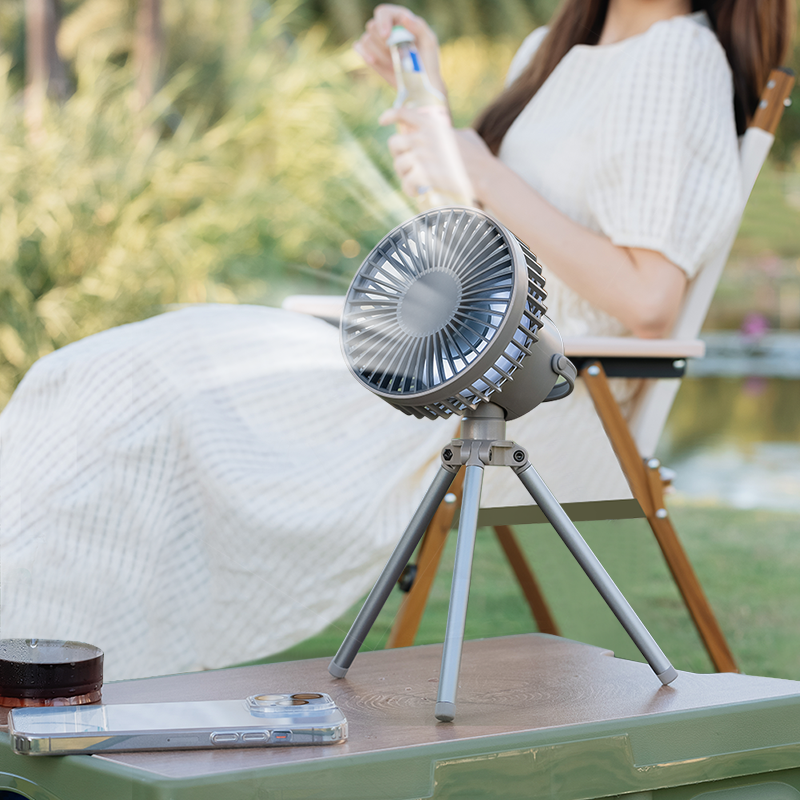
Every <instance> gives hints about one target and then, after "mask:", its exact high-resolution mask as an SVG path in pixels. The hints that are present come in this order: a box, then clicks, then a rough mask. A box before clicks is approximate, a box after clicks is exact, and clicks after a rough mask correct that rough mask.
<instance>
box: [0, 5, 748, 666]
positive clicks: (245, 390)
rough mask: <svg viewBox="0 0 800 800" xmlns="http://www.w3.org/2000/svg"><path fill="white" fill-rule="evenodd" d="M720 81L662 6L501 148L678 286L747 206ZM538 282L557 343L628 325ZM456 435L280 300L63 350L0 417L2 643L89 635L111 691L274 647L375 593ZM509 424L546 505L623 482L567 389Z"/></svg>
mask: <svg viewBox="0 0 800 800" xmlns="http://www.w3.org/2000/svg"><path fill="white" fill-rule="evenodd" d="M541 38H542V32H541V31H537V32H534V34H532V35H531V36H530V37H529V38H528V39H527V40H526V42H525V44H524V45H523V47H522V48H521V50H520V53H519V54H518V56H517V58H516V59H515V62H514V64H513V65H512V73H511V77H512V78H513V77H514V76H515V74H517V73H518V72H519V71H520V70H521V69H522V68H523V67H524V65H525V64H526V63H527V61H528V59H529V58H530V56H531V54H532V53H533V52H534V50H535V48H536V46H537V45H538V43H539V42H540V41H541ZM731 93H732V89H731V78H730V72H729V70H728V67H727V62H726V61H725V57H724V54H723V52H722V49H721V48H720V46H719V44H718V42H717V41H716V38H715V37H714V35H713V34H712V33H711V31H709V30H708V29H707V28H706V27H704V26H703V24H702V19H699V18H698V17H696V16H694V17H681V18H675V19H673V20H670V21H668V22H662V23H658V24H656V25H654V26H653V27H652V28H651V29H650V30H649V31H647V32H646V33H645V34H642V35H641V36H638V37H634V38H632V39H629V40H625V41H624V42H621V43H619V44H616V45H612V46H609V47H594V48H592V47H576V48H574V49H573V50H572V51H570V53H569V54H568V55H567V56H566V57H565V58H564V60H563V61H562V63H561V64H560V65H559V66H558V68H557V69H556V70H555V72H554V73H553V74H552V75H551V77H550V78H549V79H548V81H547V82H546V83H545V85H544V86H543V87H542V89H541V90H540V92H539V93H538V94H537V95H536V97H535V98H534V99H533V100H532V101H531V103H530V104H529V106H528V107H527V108H526V109H525V110H524V111H523V113H522V114H521V115H520V117H519V118H518V119H517V121H516V122H515V123H514V125H513V126H512V128H511V129H510V131H509V133H508V134H507V136H506V139H505V141H504V144H503V148H502V151H501V158H503V160H504V161H506V162H507V163H508V164H509V165H510V166H512V167H513V168H514V169H515V170H517V171H518V172H519V173H520V174H521V175H522V176H523V177H524V178H525V179H526V180H528V181H529V182H530V183H531V185H532V186H534V188H536V189H537V190H539V191H540V192H541V193H542V194H543V195H544V196H545V197H546V198H548V199H549V200H550V201H551V202H552V203H553V204H554V205H556V206H557V207H558V208H560V209H561V210H562V211H564V213H566V214H568V215H569V216H571V217H572V218H573V219H576V220H577V221H579V222H581V223H582V224H584V225H587V226H588V227H590V228H592V229H593V230H598V231H602V232H603V233H605V234H606V235H607V236H609V237H610V238H612V240H614V241H615V242H616V243H617V244H620V245H621V246H638V247H649V248H653V249H656V250H659V251H660V252H663V253H664V254H665V255H667V257H668V258H670V259H671V260H673V261H674V262H675V263H676V264H677V265H678V266H680V267H681V268H682V269H684V270H686V272H687V274H689V275H692V274H694V272H695V271H696V270H697V269H698V268H699V267H700V266H701V265H702V264H703V262H704V261H705V260H706V259H707V258H708V257H709V256H710V255H711V254H712V253H713V252H714V249H715V247H717V246H719V245H720V243H721V242H722V241H724V239H725V237H726V235H727V234H728V232H729V230H730V227H731V225H732V224H733V223H734V221H735V216H736V212H737V209H738V202H736V201H734V200H733V199H732V198H736V197H738V194H737V193H738V192H739V191H740V190H739V189H738V186H739V185H740V183H739V175H738V153H737V148H736V134H735V128H734V122H733V111H732V99H731V98H732V94H731ZM698 129H699V130H698ZM531 244H532V245H533V249H534V251H535V249H536V248H535V243H531ZM546 277H547V289H548V292H549V299H548V305H549V309H550V312H549V313H550V316H551V317H552V318H553V320H554V321H555V323H556V325H557V326H558V328H559V330H560V331H561V332H562V334H583V333H594V334H598V335H610V334H611V335H624V334H625V331H624V329H623V328H622V327H621V326H620V324H619V323H618V322H617V321H616V320H614V319H612V318H611V317H608V316H607V315H605V314H603V313H602V312H600V311H598V310H597V309H595V308H594V307H593V306H591V305H590V304H589V303H588V302H587V301H586V300H585V299H583V298H581V297H579V296H578V295H577V294H575V293H574V292H572V291H570V290H569V289H568V288H567V287H565V286H564V285H563V284H561V283H560V282H559V281H557V279H556V278H555V277H554V276H552V275H550V274H548V273H546ZM457 424H458V423H457V420H446V421H444V420H438V421H429V420H417V419H414V418H411V417H406V416H405V415H404V414H402V413H400V412H398V411H396V410H395V409H393V408H391V407H390V406H389V405H387V404H386V403H384V402H383V401H382V400H380V399H378V398H377V397H375V396H374V395H372V394H371V393H370V392H369V391H367V390H366V389H364V388H363V387H362V386H361V385H360V384H359V383H358V382H357V381H356V380H355V379H354V378H353V377H352V376H351V375H350V373H349V371H348V370H347V368H346V366H345V365H344V361H343V358H342V355H341V352H340V349H339V342H338V332H337V330H336V329H335V328H334V327H333V326H330V325H328V324H327V323H324V322H322V321H319V320H316V319H313V318H310V317H305V316H301V315H298V314H293V313H290V312H286V311H280V310H277V309H273V308H264V307H255V306H196V307H189V308H186V309H183V310H180V311H175V312H170V313H167V314H163V315H161V316H158V317H155V318H153V319H149V320H146V321H144V322H139V323H135V324H132V325H126V326H122V327H120V328H116V329H113V330H110V331H106V332H104V333H101V334H98V335H95V336H91V337H89V338H87V339H84V340H83V341H81V342H77V343H75V344H72V345H69V346H68V347H65V348H63V349H62V350H60V351H58V352H56V353H53V354H51V355H49V356H47V357H45V358H43V359H41V360H40V361H39V362H38V363H37V364H36V365H34V367H33V368H32V369H31V370H30V372H29V373H28V375H27V376H26V377H25V379H24V380H23V382H22V383H21V384H20V386H19V388H18V389H17V392H16V393H15V394H14V396H13V397H12V399H11V401H10V403H9V404H8V406H7V407H6V409H5V410H4V411H3V413H2V415H0V636H2V637H17V636H24V637H28V636H35V637H39V638H61V639H77V640H82V641H88V642H91V643H93V644H96V645H98V646H100V647H101V648H103V650H104V651H105V654H106V662H105V674H106V679H107V680H114V679H121V678H133V677H141V676H146V675H156V674H166V673H174V672H181V671H187V670H193V669H201V668H211V667H220V666H224V665H228V664H233V663H237V662H241V661H245V660H248V659H253V658H257V657H261V656H265V655H267V654H269V653H274V652H278V651H280V650H283V649H285V648H287V647H289V646H291V645H293V644H295V643H297V642H299V641H301V640H302V639H304V638H306V637H308V636H310V635H312V634H314V633H316V632H318V631H319V630H321V629H322V628H324V627H325V626H326V625H328V624H329V623H330V622H332V621H333V620H334V619H336V617H338V616H339V615H340V614H341V613H343V612H344V611H345V610H346V609H347V608H349V607H350V606H351V605H352V604H353V603H354V602H356V601H357V600H358V599H359V597H361V596H362V595H363V594H364V593H366V591H368V589H369V588H370V586H371V585H372V583H373V582H374V580H375V579H376V577H377V575H378V574H379V572H380V570H381V568H382V567H383V565H384V563H385V561H386V559H387V558H388V556H389V554H390V553H391V551H392V549H393V547H394V545H395V544H396V543H397V540H398V538H399V536H400V535H401V533H402V531H403V529H404V528H405V526H406V524H407V522H408V520H409V519H410V517H411V515H412V513H413V511H414V509H415V508H416V506H417V504H418V503H419V501H420V500H421V498H422V496H423V494H424V492H425V490H426V488H427V486H428V485H429V483H430V481H431V480H432V478H433V476H434V474H435V473H436V471H437V469H438V455H439V451H440V449H441V447H442V446H443V445H444V444H445V443H446V442H447V441H449V440H450V438H452V436H453V435H454V433H455V429H456V426H457ZM508 427H509V431H508V435H509V437H510V438H514V439H516V440H517V441H519V442H520V443H521V444H523V445H524V446H526V447H527V448H528V450H529V452H530V453H531V459H532V461H533V463H534V464H535V466H536V467H537V469H538V470H539V472H540V473H541V474H542V476H543V478H544V479H545V481H546V482H547V483H548V484H549V485H550V487H551V489H553V491H554V493H555V494H556V496H557V497H558V498H559V499H560V500H561V501H562V502H569V501H574V500H586V499H600V498H602V497H603V496H607V492H608V491H613V487H614V486H618V485H619V481H620V480H621V474H620V473H619V469H618V467H617V466H616V462H615V460H614V459H613V455H612V454H611V450H610V447H609V446H608V443H607V441H606V440H605V437H604V436H603V434H602V430H601V428H600V425H599V423H598V421H597V419H596V415H595V414H594V411H593V410H592V408H591V403H590V402H589V400H588V397H587V395H586V393H585V391H584V390H583V389H582V388H581V387H580V385H579V387H578V389H577V390H576V392H575V393H574V395H573V396H571V397H570V398H568V399H566V400H562V401H559V402H556V403H550V404H547V405H546V406H541V407H539V408H537V409H535V410H534V411H533V412H531V413H530V414H528V415H526V416H525V417H523V418H522V419H520V420H517V421H515V422H513V423H510V424H509V426H508ZM565 453H568V454H571V456H572V460H570V459H569V458H566V459H565V457H564V454H565ZM576 464H579V465H580V466H581V470H580V471H578V472H576V469H577V467H576ZM504 472H507V473H508V475H506V476H503V477H501V476H500V475H499V474H497V475H495V474H493V473H499V471H493V470H487V478H486V483H485V492H484V503H483V504H484V505H490V506H496V505H507V504H514V505H516V504H519V503H521V502H527V501H528V498H527V496H526V495H525V493H524V490H522V488H521V487H520V486H519V485H518V482H516V481H515V480H514V478H513V475H511V473H510V471H504ZM587 474H589V475H593V476H595V477H598V476H599V478H600V480H599V482H598V481H595V482H594V483H593V484H592V486H588V485H587V482H586V481H585V480H584V479H583V477H582V476H583V475H587Z"/></svg>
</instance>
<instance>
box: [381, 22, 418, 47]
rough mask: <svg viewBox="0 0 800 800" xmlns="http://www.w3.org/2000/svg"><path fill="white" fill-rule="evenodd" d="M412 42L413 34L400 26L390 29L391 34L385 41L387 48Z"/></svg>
mask: <svg viewBox="0 0 800 800" xmlns="http://www.w3.org/2000/svg"><path fill="white" fill-rule="evenodd" d="M413 41H414V34H413V33H411V31H409V30H408V29H407V28H404V27H403V26H402V25H395V26H394V27H393V28H392V32H391V33H390V34H389V38H388V39H387V40H386V44H388V45H389V47H392V46H393V45H396V44H402V43H403V42H413Z"/></svg>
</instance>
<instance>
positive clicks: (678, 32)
mask: <svg viewBox="0 0 800 800" xmlns="http://www.w3.org/2000/svg"><path fill="white" fill-rule="evenodd" d="M641 52H642V56H641V57H640V58H639V60H638V61H637V62H635V63H629V64H627V65H626V66H625V71H624V72H623V73H622V74H619V75H618V76H617V79H616V80H617V84H618V85H617V87H616V89H617V90H616V91H615V92H614V93H613V99H612V100H611V102H610V103H609V105H608V107H607V108H606V109H605V111H604V117H603V120H602V121H601V124H600V125H599V126H598V128H599V135H598V137H597V139H596V144H595V146H596V148H597V152H596V153H595V157H594V158H593V159H592V163H593V164H594V165H595V169H594V170H593V172H592V174H591V175H589V176H587V196H588V202H589V205H590V207H591V209H592V211H593V213H594V215H595V218H596V219H597V221H598V223H599V225H600V228H601V229H602V231H603V232H604V233H605V234H606V235H607V236H608V237H609V238H610V239H611V241H612V242H614V244H617V245H620V246H623V247H641V248H646V249H650V250H657V251H658V252H660V253H662V254H663V255H664V256H666V258H668V259H669V260H670V261H672V262H673V263H674V264H676V265H677V266H678V267H680V268H681V269H682V270H684V272H686V274H687V276H689V277H692V276H693V275H694V274H695V273H696V272H697V270H698V269H699V268H700V266H702V264H704V263H705V262H706V261H707V260H708V259H709V258H710V257H711V256H712V255H713V254H714V252H715V250H716V249H718V248H720V247H723V246H724V245H725V244H726V243H727V239H728V237H729V236H730V235H731V233H732V232H733V226H734V225H735V224H736V222H737V221H738V219H739V215H740V213H741V211H742V204H743V196H742V195H743V193H742V181H741V167H740V161H739V150H738V141H737V138H736V125H735V121H734V114H733V83H732V78H731V72H730V68H729V66H728V62H727V60H726V58H725V54H724V51H723V50H722V47H721V46H720V44H719V42H718V41H717V38H716V36H714V34H713V33H712V31H710V30H709V29H707V28H705V27H702V26H701V25H699V24H697V23H696V22H693V21H691V20H689V19H687V20H685V22H683V24H681V25H672V26H663V28H662V32H660V35H659V36H657V37H656V36H653V37H652V43H651V46H649V47H647V48H643V49H642V51H641Z"/></svg>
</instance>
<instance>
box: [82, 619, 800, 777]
mask: <svg viewBox="0 0 800 800" xmlns="http://www.w3.org/2000/svg"><path fill="white" fill-rule="evenodd" d="M441 651H442V648H441V645H426V646H422V647H413V648H405V649H401V650H381V651H375V652H364V653H361V654H360V655H359V656H358V657H357V658H356V660H355V661H354V663H353V666H352V667H351V669H350V671H349V673H348V675H347V677H346V678H345V679H343V680H335V679H333V678H332V677H331V676H330V675H329V674H328V671H327V665H328V661H329V659H327V658H325V659H312V660H308V661H297V662H286V663H280V664H268V665H263V666H252V667H242V668H236V669H229V670H216V671H211V672H201V673H191V674H186V675H175V676H169V677H159V678H147V679H143V680H137V681H121V682H118V683H110V684H107V685H106V686H105V687H104V688H103V701H104V702H105V703H135V702H163V701H178V700H204V699H233V698H243V697H246V696H248V695H251V694H256V693H260V692H297V691H323V692H327V693H328V694H330V695H331V696H332V697H333V699H334V700H335V701H336V702H337V704H338V705H339V707H340V708H341V709H342V710H343V711H344V713H345V715H346V717H347V719H348V722H349V728H350V738H349V740H348V741H347V742H346V743H344V744H341V745H331V746H320V747H286V748H274V749H270V748H264V749H240V750H219V751H209V750H207V751H171V752H154V753H119V754H113V755H103V756H93V757H92V758H102V759H106V760H108V761H111V762H117V763H118V764H125V765H128V766H130V767H135V768H138V769H141V770H146V771H147V772H149V773H151V774H153V775H157V776H162V777H164V778H167V779H170V778H174V779H181V778H185V777H197V776H200V775H213V774H221V773H226V772H231V771H239V770H250V769H258V768H262V769H263V768H265V767H271V766H290V765H296V764H299V763H301V762H317V763H319V762H320V761H321V760H322V761H324V760H325V759H339V758H343V757H346V756H353V755H357V754H365V753H376V752H379V751H389V750H393V749H403V748H419V747H424V746H425V745H441V744H443V743H458V742H467V740H474V739H475V738H477V737H491V736H497V735H502V734H514V733H519V732H523V731H551V732H553V733H554V734H556V738H557V729H559V728H564V727H565V726H576V725H578V726H580V725H586V724H596V723H598V722H604V721H613V720H625V719H636V718H642V717H647V716H649V715H654V714H669V713H671V712H683V711H692V710H695V709H703V708H712V707H716V706H730V705H731V704H736V703H740V704H741V703H748V702H750V701H764V700H769V699H772V698H783V697H785V698H789V697H794V698H800V683H796V682H794V681H786V680H778V679H774V678H756V677H750V676H744V675H733V674H714V675H697V674H693V673H685V672H682V673H680V675H679V677H678V679H677V680H676V681H675V682H674V683H673V684H672V685H671V686H662V685H661V683H660V682H659V681H658V679H657V678H656V677H655V675H653V673H652V672H651V670H650V668H649V667H648V666H647V665H646V664H639V663H635V662H631V661H624V660H621V659H617V658H614V657H613V656H612V654H611V653H610V652H609V651H606V650H602V649H600V648H597V647H592V646H590V645H585V644H580V643H577V642H572V641H569V640H565V639H560V638H557V637H554V636H548V635H544V634H525V635H520V636H510V637H502V638H497V639H483V640H477V641H468V642H466V643H465V645H464V655H463V660H462V665H461V676H460V678H461V680H460V688H459V693H458V702H457V713H456V720H455V722H453V723H440V722H437V721H436V719H435V717H434V704H435V700H436V691H437V685H438V680H439V667H440V659H441ZM473 744H474V742H473Z"/></svg>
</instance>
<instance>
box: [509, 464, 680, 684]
mask: <svg viewBox="0 0 800 800" xmlns="http://www.w3.org/2000/svg"><path fill="white" fill-rule="evenodd" d="M517 476H518V477H519V479H520V480H521V481H522V483H523V485H524V486H525V488H526V489H527V490H528V491H529V492H530V494H531V497H533V499H534V500H535V501H536V502H537V503H538V505H539V508H541V509H542V512H543V513H544V515H545V516H546V517H547V519H549V520H550V523H551V524H552V526H553V527H554V528H555V529H556V531H557V533H558V535H559V536H560V537H561V538H562V539H563V541H564V544H566V546H567V547H568V548H569V550H570V552H571V553H572V555H573V556H575V560H576V561H577V562H578V563H579V564H580V565H581V567H582V568H583V571H584V572H585V573H586V574H587V576H588V577H589V580H591V582H592V583H593V584H594V585H595V588H596V589H597V591H598V592H600V595H601V596H602V598H603V599H604V600H605V601H606V603H607V604H608V607H609V608H610V609H611V610H612V611H613V612H614V615H615V616H616V618H617V619H618V620H619V621H620V623H621V624H622V627H623V628H625V630H626V631H627V632H628V635H629V636H630V637H631V639H633V643H634V644H635V645H636V646H637V647H638V648H639V651H640V652H641V654H642V655H643V656H644V657H645V659H646V660H647V663H648V664H649V665H650V666H651V668H652V669H653V672H655V673H656V676H657V677H658V679H659V680H660V681H661V682H662V683H663V684H665V685H666V684H668V683H671V682H672V681H674V680H675V678H677V677H678V673H677V672H676V670H675V667H673V666H672V664H670V662H669V660H668V659H667V657H666V656H665V655H664V653H663V652H662V651H661V648H660V647H659V646H658V645H657V644H656V642H655V639H653V637H652V636H651V635H650V632H649V631H648V630H647V628H645V626H644V624H643V623H642V621H641V620H640V619H639V617H638V616H637V615H636V612H635V611H634V610H633V609H632V608H631V606H630V604H629V603H628V601H627V600H626V599H625V597H624V596H623V594H622V592H621V591H620V590H619V589H618V588H617V585H616V584H615V583H614V581H613V580H612V579H611V576H610V575H609V574H608V573H607V572H606V571H605V569H604V568H603V565H602V564H601V563H600V562H599V561H598V559H597V556H595V554H594V553H593V552H592V550H591V548H590V547H589V545H588V544H586V542H585V541H584V539H583V537H582V536H581V535H580V533H578V529H577V528H576V527H575V526H574V525H573V524H572V520H571V519H570V518H569V517H568V516H567V514H566V513H565V511H564V509H563V508H561V506H560V505H559V503H558V501H557V500H556V498H555V497H553V493H552V492H551V491H550V490H549V489H548V488H547V486H546V485H545V482H544V481H543V480H542V479H541V477H540V476H539V473H538V472H536V470H535V469H534V468H533V466H532V465H530V464H529V465H528V466H527V467H526V468H525V469H523V470H522V471H521V472H518V473H517Z"/></svg>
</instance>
